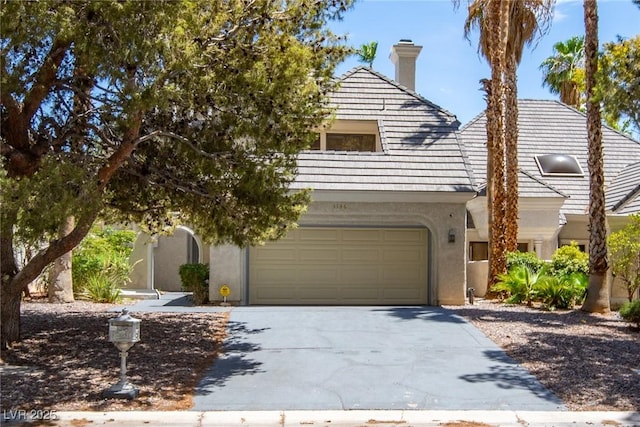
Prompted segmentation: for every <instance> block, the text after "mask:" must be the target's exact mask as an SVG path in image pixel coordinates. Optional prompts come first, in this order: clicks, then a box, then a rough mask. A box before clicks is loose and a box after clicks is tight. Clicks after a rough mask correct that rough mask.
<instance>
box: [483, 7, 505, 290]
mask: <svg viewBox="0 0 640 427" xmlns="http://www.w3.org/2000/svg"><path fill="white" fill-rule="evenodd" d="M488 12H489V22H490V28H498V29H499V31H497V32H496V31H492V34H491V35H490V42H489V46H490V48H489V52H490V63H491V92H490V97H491V100H490V101H489V104H490V107H491V109H492V111H493V112H492V114H491V123H490V121H489V117H487V138H489V135H491V139H492V144H491V147H492V150H491V152H489V153H487V156H488V157H489V156H490V157H491V158H492V163H493V164H492V169H488V170H487V176H489V175H492V178H491V185H490V187H491V188H489V181H488V182H487V195H488V194H489V191H491V193H492V195H493V197H492V199H493V200H491V199H490V198H489V197H487V200H488V203H491V204H492V206H491V213H492V218H491V219H490V220H489V221H490V224H491V228H492V231H491V233H490V236H489V237H490V240H489V283H488V285H489V289H490V288H491V287H492V286H493V285H494V284H495V283H496V282H497V281H498V275H500V274H502V273H504V272H505V271H506V267H507V260H506V251H505V248H506V246H505V231H506V230H505V204H506V189H505V133H504V83H503V77H504V64H505V60H504V59H505V52H506V49H507V37H508V28H509V22H508V16H509V2H506V1H492V2H491V4H490V5H489V11H488ZM487 148H489V142H487Z"/></svg>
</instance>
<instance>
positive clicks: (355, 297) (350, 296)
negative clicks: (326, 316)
mask: <svg viewBox="0 0 640 427" xmlns="http://www.w3.org/2000/svg"><path fill="white" fill-rule="evenodd" d="M341 296H342V299H343V300H345V301H351V302H352V303H356V302H357V301H361V300H368V301H379V300H380V290H379V289H377V288H371V287H369V288H362V287H348V288H343V289H342V290H341Z"/></svg>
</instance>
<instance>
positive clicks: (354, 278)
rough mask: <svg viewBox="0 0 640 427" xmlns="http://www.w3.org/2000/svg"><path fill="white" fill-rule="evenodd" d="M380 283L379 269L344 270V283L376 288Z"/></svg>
mask: <svg viewBox="0 0 640 427" xmlns="http://www.w3.org/2000/svg"><path fill="white" fill-rule="evenodd" d="M379 281H380V273H379V272H378V269H377V268H354V267H349V268H344V269H343V270H342V281H341V282H342V283H344V284H345V285H346V284H364V285H371V286H375V284H376V283H378V282H379Z"/></svg>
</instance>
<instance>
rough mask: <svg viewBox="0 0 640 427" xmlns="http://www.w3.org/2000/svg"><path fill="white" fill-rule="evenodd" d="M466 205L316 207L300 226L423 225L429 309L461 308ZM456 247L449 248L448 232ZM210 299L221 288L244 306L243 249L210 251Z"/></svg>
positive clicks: (349, 204)
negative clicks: (427, 245) (427, 242)
mask: <svg viewBox="0 0 640 427" xmlns="http://www.w3.org/2000/svg"><path fill="white" fill-rule="evenodd" d="M465 215H466V207H465V204H464V203H365V202H355V203H352V202H339V203H334V202H314V203H312V204H311V205H310V206H309V209H308V211H307V213H306V214H305V215H304V216H303V217H302V218H301V219H300V222H299V223H300V225H301V226H305V225H307V226H322V225H325V226H369V227H377V226H380V227H395V226H412V227H416V226H424V227H427V228H428V229H429V231H430V248H429V253H430V259H431V265H430V266H429V283H430V297H429V301H430V303H431V304H434V305H437V304H463V303H464V300H465V280H466V269H465V260H466V257H465V251H466V240H465V223H466V216H465ZM450 230H452V231H453V233H454V234H455V242H453V243H449V241H448V240H449V231H450ZM210 268H211V276H210V293H211V295H210V298H211V299H213V300H218V301H219V300H220V299H221V297H220V296H219V294H218V289H219V286H220V284H221V283H226V284H228V285H229V287H230V288H231V293H232V294H231V296H230V297H229V298H228V299H229V300H232V301H239V302H240V303H247V301H246V299H245V295H246V286H247V279H246V250H241V249H239V248H235V247H232V246H218V247H215V248H212V250H211V256H210Z"/></svg>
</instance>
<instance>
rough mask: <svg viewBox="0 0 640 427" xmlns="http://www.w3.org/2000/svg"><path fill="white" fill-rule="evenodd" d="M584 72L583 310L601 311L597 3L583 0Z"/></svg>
mask: <svg viewBox="0 0 640 427" xmlns="http://www.w3.org/2000/svg"><path fill="white" fill-rule="evenodd" d="M584 26H585V46H584V52H585V71H586V89H587V138H588V140H589V162H588V164H589V288H588V290H587V298H586V299H585V301H584V304H583V305H582V309H583V310H585V311H589V312H592V313H594V312H596V313H604V312H608V311H609V310H610V305H609V284H608V280H607V270H608V269H609V262H608V260H607V217H606V214H605V197H604V164H603V163H604V162H603V154H602V121H601V120H602V119H601V117H600V104H599V102H598V100H597V99H594V91H595V87H596V74H597V72H598V5H597V3H596V0H584Z"/></svg>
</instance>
